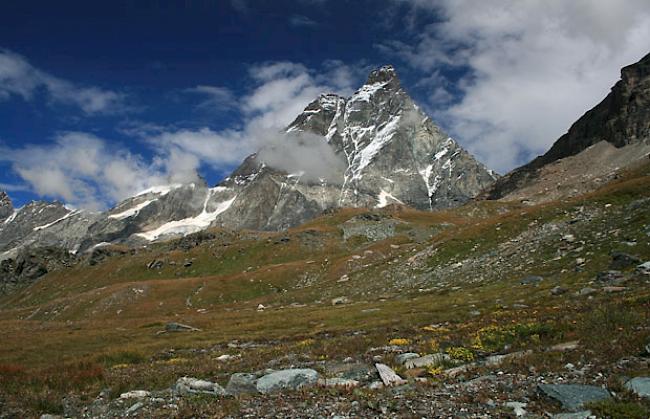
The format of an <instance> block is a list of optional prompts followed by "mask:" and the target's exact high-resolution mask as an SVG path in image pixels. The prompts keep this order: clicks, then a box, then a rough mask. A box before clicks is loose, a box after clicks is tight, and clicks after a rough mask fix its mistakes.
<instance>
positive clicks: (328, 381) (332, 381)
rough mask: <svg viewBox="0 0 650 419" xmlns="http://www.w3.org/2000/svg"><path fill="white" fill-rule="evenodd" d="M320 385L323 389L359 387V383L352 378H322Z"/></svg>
mask: <svg viewBox="0 0 650 419" xmlns="http://www.w3.org/2000/svg"><path fill="white" fill-rule="evenodd" d="M318 385H320V386H323V387H344V388H354V387H358V386H359V382H358V381H357V380H352V379H350V378H338V377H336V378H322V379H320V380H318Z"/></svg>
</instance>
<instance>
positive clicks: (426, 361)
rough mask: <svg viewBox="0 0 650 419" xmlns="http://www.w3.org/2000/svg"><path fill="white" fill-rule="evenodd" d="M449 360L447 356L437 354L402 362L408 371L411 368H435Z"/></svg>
mask: <svg viewBox="0 0 650 419" xmlns="http://www.w3.org/2000/svg"><path fill="white" fill-rule="evenodd" d="M450 359H451V358H450V357H449V355H447V354H442V353H437V354H430V355H425V356H421V357H417V358H411V359H408V360H406V361H405V362H404V366H405V367H406V368H408V369H411V368H425V367H436V366H438V365H440V364H442V363H443V362H444V361H449V360H450Z"/></svg>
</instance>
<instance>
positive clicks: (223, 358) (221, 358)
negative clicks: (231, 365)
mask: <svg viewBox="0 0 650 419" xmlns="http://www.w3.org/2000/svg"><path fill="white" fill-rule="evenodd" d="M236 358H239V357H238V356H236V355H229V354H223V355H219V356H218V357H217V358H216V360H217V361H220V362H226V361H230V360H233V359H236Z"/></svg>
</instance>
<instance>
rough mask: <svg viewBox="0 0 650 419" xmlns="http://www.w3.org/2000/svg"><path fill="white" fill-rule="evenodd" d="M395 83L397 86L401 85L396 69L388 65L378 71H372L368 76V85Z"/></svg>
mask: <svg viewBox="0 0 650 419" xmlns="http://www.w3.org/2000/svg"><path fill="white" fill-rule="evenodd" d="M390 82H394V83H395V84H396V85H399V77H397V72H396V71H395V68H394V67H393V66H392V65H390V64H388V65H385V66H382V67H379V68H378V69H375V70H372V71H371V72H370V74H369V75H368V81H367V82H366V84H375V83H390Z"/></svg>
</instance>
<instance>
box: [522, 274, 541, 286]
mask: <svg viewBox="0 0 650 419" xmlns="http://www.w3.org/2000/svg"><path fill="white" fill-rule="evenodd" d="M543 280H544V278H542V277H541V276H537V275H528V276H527V277H524V278H522V279H520V280H519V284H521V285H537V284H539V283H540V282H542V281H543Z"/></svg>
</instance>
